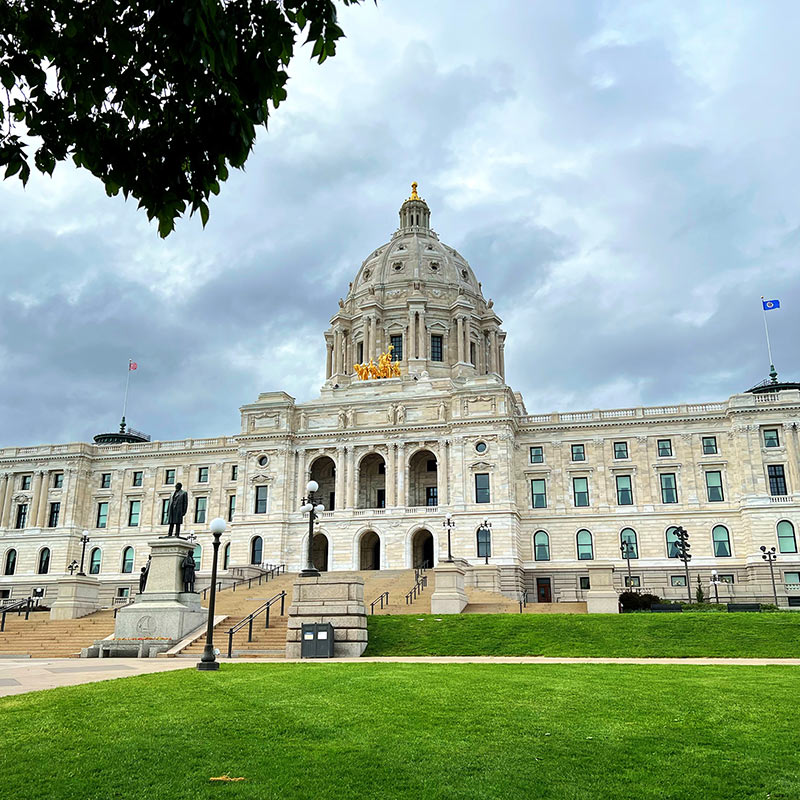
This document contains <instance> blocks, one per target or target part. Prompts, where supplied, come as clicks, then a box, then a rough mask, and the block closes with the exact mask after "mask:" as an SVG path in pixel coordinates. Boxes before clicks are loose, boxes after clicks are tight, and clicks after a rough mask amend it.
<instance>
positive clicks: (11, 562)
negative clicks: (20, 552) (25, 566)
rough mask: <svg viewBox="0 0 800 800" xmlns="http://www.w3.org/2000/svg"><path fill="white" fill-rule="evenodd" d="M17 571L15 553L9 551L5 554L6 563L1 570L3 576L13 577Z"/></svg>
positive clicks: (14, 551)
mask: <svg viewBox="0 0 800 800" xmlns="http://www.w3.org/2000/svg"><path fill="white" fill-rule="evenodd" d="M16 570H17V551H16V550H9V551H8V552H7V553H6V563H5V568H4V569H3V574H4V575H13V574H14V573H15V572H16Z"/></svg>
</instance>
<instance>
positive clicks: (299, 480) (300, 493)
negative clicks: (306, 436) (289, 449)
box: [245, 450, 306, 509]
mask: <svg viewBox="0 0 800 800" xmlns="http://www.w3.org/2000/svg"><path fill="white" fill-rule="evenodd" d="M294 456H295V463H294V467H295V491H294V493H295V495H296V496H295V497H294V498H293V500H294V502H293V503H292V504H291V508H292V509H294V508H299V506H300V498H301V497H305V494H306V485H305V483H304V481H303V452H302V450H295V453H294ZM245 502H246V501H245ZM295 504H296V505H295Z"/></svg>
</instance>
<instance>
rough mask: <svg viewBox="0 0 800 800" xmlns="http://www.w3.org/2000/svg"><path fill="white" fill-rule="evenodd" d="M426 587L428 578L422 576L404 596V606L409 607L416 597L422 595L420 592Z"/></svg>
mask: <svg viewBox="0 0 800 800" xmlns="http://www.w3.org/2000/svg"><path fill="white" fill-rule="evenodd" d="M427 585H428V576H427V575H423V576H422V577H421V578H420V579H419V580H418V581H417V582H416V583H415V584H414V586H413V587H412V589H411V591H410V592H409V593H408V594H407V595H406V605H407V606H408V605H411V603H413V602H414V601H415V600H416V599H417V597H419V596H420V595H421V594H422V590H423V589H424V588H425V587H426V586H427Z"/></svg>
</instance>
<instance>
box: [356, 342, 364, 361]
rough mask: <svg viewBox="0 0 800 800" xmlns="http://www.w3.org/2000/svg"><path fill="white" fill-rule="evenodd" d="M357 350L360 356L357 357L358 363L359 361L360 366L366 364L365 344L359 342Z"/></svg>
mask: <svg viewBox="0 0 800 800" xmlns="http://www.w3.org/2000/svg"><path fill="white" fill-rule="evenodd" d="M357 349H358V356H356V361H358V363H359V364H363V363H364V342H359V343H358V348H357Z"/></svg>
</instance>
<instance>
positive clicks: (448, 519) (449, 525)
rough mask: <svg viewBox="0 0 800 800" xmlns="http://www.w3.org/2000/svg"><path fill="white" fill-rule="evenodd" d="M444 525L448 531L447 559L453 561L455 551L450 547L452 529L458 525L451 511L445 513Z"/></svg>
mask: <svg viewBox="0 0 800 800" xmlns="http://www.w3.org/2000/svg"><path fill="white" fill-rule="evenodd" d="M442 527H443V528H444V529H445V530H446V531H447V560H448V561H450V562H452V560H453V551H452V549H451V547H450V531H452V530H453V529H454V528H455V527H456V521H455V520H454V519H453V515H452V514H451V513H450V512H449V511H448V512H447V513H446V514H445V515H444V522H443V523H442ZM431 566H433V565H431Z"/></svg>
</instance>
